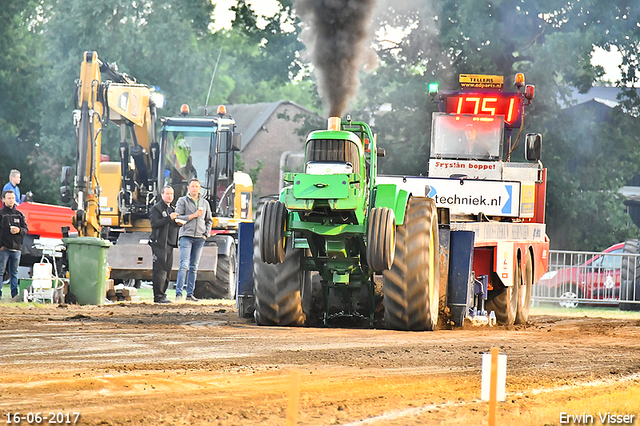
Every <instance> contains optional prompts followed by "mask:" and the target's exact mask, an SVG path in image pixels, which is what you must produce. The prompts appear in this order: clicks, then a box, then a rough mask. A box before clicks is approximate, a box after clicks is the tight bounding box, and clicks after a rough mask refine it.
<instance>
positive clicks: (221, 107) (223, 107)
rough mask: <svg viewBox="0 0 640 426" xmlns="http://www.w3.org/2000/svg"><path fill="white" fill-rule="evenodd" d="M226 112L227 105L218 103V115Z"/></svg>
mask: <svg viewBox="0 0 640 426" xmlns="http://www.w3.org/2000/svg"><path fill="white" fill-rule="evenodd" d="M226 113H227V107H226V106H224V105H218V115H220V116H223V115H225V114H226Z"/></svg>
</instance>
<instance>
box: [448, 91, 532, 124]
mask: <svg viewBox="0 0 640 426" xmlns="http://www.w3.org/2000/svg"><path fill="white" fill-rule="evenodd" d="M444 112H446V113H447V114H472V115H481V116H496V115H500V116H502V117H504V122H505V124H506V125H507V126H509V127H515V126H519V125H520V122H521V119H522V97H521V95H520V94H519V93H502V92H498V93H482V92H468V93H465V92H458V93H456V94H451V95H448V96H447V97H446V100H445V111H444Z"/></svg>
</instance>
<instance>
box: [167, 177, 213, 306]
mask: <svg viewBox="0 0 640 426" xmlns="http://www.w3.org/2000/svg"><path fill="white" fill-rule="evenodd" d="M188 191H189V193H188V194H187V195H185V196H184V197H180V198H179V199H178V203H177V205H176V212H177V213H178V218H177V219H176V220H177V221H178V223H180V222H184V223H183V225H182V228H180V269H179V270H178V279H177V282H176V301H180V300H181V299H182V287H183V286H184V284H185V282H186V284H187V297H186V300H188V301H191V302H197V301H198V299H196V297H195V296H194V295H193V290H194V289H195V287H196V277H197V274H198V263H199V262H200V256H201V255H202V248H203V247H204V242H205V240H206V239H207V237H208V236H209V235H210V233H211V225H212V224H213V219H212V215H211V206H210V205H209V202H208V201H207V200H205V199H203V198H202V196H201V195H200V181H199V180H198V179H195V178H193V179H191V180H189V186H188Z"/></svg>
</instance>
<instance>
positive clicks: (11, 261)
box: [0, 190, 29, 298]
mask: <svg viewBox="0 0 640 426" xmlns="http://www.w3.org/2000/svg"><path fill="white" fill-rule="evenodd" d="M2 203H3V204H4V206H3V207H2V210H0V277H2V276H4V270H5V268H6V267H7V265H9V272H10V273H11V280H10V282H11V297H13V298H15V297H16V296H18V266H19V265H20V250H21V249H22V237H23V236H24V235H26V234H27V232H29V228H27V222H26V220H25V218H24V215H23V214H22V212H20V210H18V209H17V208H16V194H15V192H13V191H12V190H8V191H4V192H3V193H2ZM0 281H2V279H1V278H0ZM0 297H2V286H1V285H0Z"/></svg>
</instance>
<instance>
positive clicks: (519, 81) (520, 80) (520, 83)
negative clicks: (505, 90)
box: [513, 72, 524, 89]
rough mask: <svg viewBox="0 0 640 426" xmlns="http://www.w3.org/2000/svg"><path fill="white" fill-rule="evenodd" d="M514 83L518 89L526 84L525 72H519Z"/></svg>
mask: <svg viewBox="0 0 640 426" xmlns="http://www.w3.org/2000/svg"><path fill="white" fill-rule="evenodd" d="M513 84H515V85H516V87H517V88H518V89H520V88H521V87H522V86H524V74H523V73H521V72H519V73H517V74H516V78H515V81H514V83H513Z"/></svg>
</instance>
